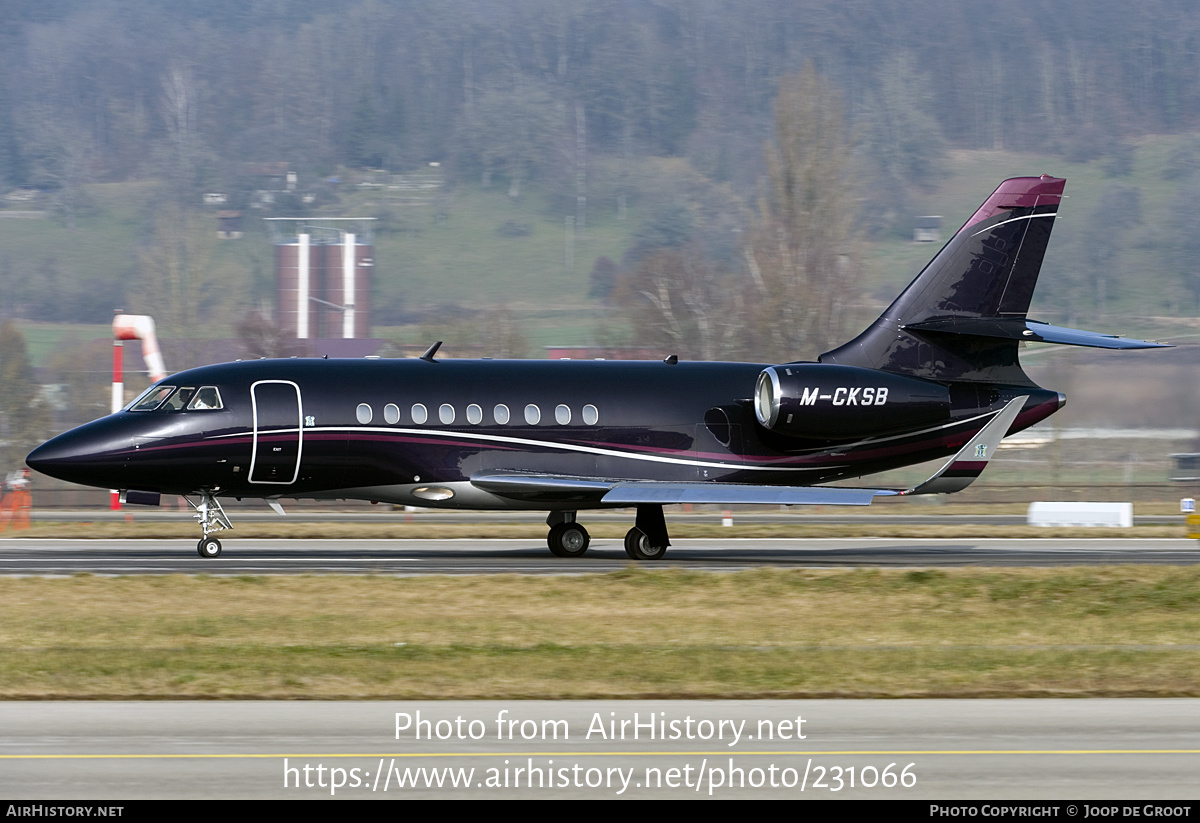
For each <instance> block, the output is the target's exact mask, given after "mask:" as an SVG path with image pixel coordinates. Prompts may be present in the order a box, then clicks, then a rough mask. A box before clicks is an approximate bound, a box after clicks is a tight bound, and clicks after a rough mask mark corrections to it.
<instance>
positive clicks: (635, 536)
mask: <svg viewBox="0 0 1200 823" xmlns="http://www.w3.org/2000/svg"><path fill="white" fill-rule="evenodd" d="M666 553H667V547H666V546H651V545H650V538H649V537H647V536H646V533H645V532H643V531H642V530H641V529H639V528H638V527H637V526H634V527H633V528H632V529H630V530H629V531H628V532H626V533H625V554H627V555H629V557H630V558H631V559H633V560H662V558H663V555H665V554H666Z"/></svg>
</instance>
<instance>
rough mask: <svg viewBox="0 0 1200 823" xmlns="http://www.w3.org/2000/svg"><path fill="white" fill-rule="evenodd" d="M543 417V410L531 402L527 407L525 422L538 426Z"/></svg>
mask: <svg viewBox="0 0 1200 823" xmlns="http://www.w3.org/2000/svg"><path fill="white" fill-rule="evenodd" d="M541 419H542V410H541V409H539V408H538V407H537V406H535V405H533V404H532V403H530V404H529V405H528V406H526V407H525V422H526V423H528V424H529V425H531V426H536V425H537V424H538V421H539V420H541Z"/></svg>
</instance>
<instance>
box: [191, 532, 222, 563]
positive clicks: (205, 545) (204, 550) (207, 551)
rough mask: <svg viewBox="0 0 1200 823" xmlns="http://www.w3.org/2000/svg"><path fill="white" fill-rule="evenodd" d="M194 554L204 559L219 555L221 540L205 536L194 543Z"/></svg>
mask: <svg viewBox="0 0 1200 823" xmlns="http://www.w3.org/2000/svg"><path fill="white" fill-rule="evenodd" d="M196 554H198V555H200V556H201V557H203V558H204V559H206V560H211V559H212V558H214V557H220V556H221V541H220V540H218V539H217V538H215V537H206V538H204V539H203V540H201V541H200V542H199V543H197V544H196Z"/></svg>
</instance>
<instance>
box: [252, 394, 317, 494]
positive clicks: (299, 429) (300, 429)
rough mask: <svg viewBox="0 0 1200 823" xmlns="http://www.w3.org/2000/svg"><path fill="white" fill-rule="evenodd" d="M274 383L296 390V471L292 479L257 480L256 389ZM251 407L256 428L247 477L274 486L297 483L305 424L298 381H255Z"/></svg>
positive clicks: (284, 432) (283, 430)
mask: <svg viewBox="0 0 1200 823" xmlns="http://www.w3.org/2000/svg"><path fill="white" fill-rule="evenodd" d="M272 383H274V384H282V385H285V386H291V387H292V388H293V389H295V390H296V412H297V414H296V430H295V431H296V466H295V471H293V472H292V479H291V480H255V479H254V467H255V465H256V464H257V462H258V397H257V395H255V393H254V390H255V389H257V388H258V387H259V386H262V385H265V384H272ZM250 408H251V411H252V414H253V420H254V423H253V425H254V429H253V438H252V441H251V443H252V445H251V447H250V471H249V472H248V473H247V477H246V479H247V480H248V481H249V482H251V483H261V484H266V485H273V486H290V485H291V484H292V483H295V482H296V478H298V477H299V476H300V458H301V456H302V455H303V454H304V425H303V424H304V400H303V398H302V397H301V395H300V386H298V385H297V384H296V383H293V382H292V381H291V380H258V381H255V382H254V383H251V384H250ZM268 431H270V432H278V433H282V434H287V433H288V432H290V431H292V430H291V429H288V428H284V429H269V430H268Z"/></svg>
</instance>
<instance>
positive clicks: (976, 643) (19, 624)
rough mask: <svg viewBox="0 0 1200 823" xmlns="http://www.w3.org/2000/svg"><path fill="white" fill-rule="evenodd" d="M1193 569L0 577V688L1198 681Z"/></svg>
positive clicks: (169, 691)
mask: <svg viewBox="0 0 1200 823" xmlns="http://www.w3.org/2000/svg"><path fill="white" fill-rule="evenodd" d="M1198 605H1200V571H1198V570H1194V569H1190V568H1188V569H1179V568H1170V567H1133V566H1122V567H1112V568H1100V569H1049V570H1037V569H1012V570H978V569H950V570H944V571H943V570H938V571H907V572H906V571H887V570H885V571H815V570H814V571H805V570H786V571H784V570H773V569H766V570H758V571H750V572H742V573H737V574H705V573H695V572H686V571H678V570H656V571H646V570H642V569H636V568H632V569H630V570H627V571H624V572H619V573H615V574H609V575H597V576H585V577H517V576H489V577H419V578H384V577H328V576H326V577H245V578H206V577H203V576H200V577H183V576H167V577H136V578H133V577H131V578H95V577H89V576H80V577H74V578H67V579H0V695H3V696H5V697H9V698H20V697H76V698H80V697H83V698H86V697H135V696H136V697H165V698H174V697H224V696H229V697H232V696H240V697H264V698H268V697H270V698H317V697H321V698H326V697H328V698H333V697H344V698H367V697H378V698H391V697H422V698H481V697H530V698H532V697H562V698H576V697H596V696H605V697H632V696H648V695H658V696H667V695H692V696H696V695H706V696H769V695H794V696H800V695H811V696H816V695H835V694H836V695H845V696H867V695H874V696H880V695H888V696H921V695H935V694H936V695H946V694H957V695H1044V694H1075V695H1099V694H1155V695H1197V694H1200V675H1197V674H1196V672H1197V671H1198V670H1200V667H1198V666H1197V663H1200V609H1198V608H1197V606H1198Z"/></svg>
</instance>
